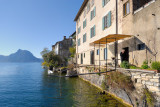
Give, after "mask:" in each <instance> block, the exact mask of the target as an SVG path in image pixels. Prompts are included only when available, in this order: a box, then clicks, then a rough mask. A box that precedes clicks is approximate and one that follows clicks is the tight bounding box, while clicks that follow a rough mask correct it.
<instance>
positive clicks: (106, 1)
mask: <svg viewBox="0 0 160 107" xmlns="http://www.w3.org/2000/svg"><path fill="white" fill-rule="evenodd" d="M109 1H110V0H102V6H103V7H104V6H105V5H106V4H107V3H108V2H109Z"/></svg>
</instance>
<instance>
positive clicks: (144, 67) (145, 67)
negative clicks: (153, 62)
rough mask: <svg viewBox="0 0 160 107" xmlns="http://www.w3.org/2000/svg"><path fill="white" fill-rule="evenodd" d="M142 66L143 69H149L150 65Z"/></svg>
mask: <svg viewBox="0 0 160 107" xmlns="http://www.w3.org/2000/svg"><path fill="white" fill-rule="evenodd" d="M141 68H142V69H148V68H149V66H148V65H142V66H141Z"/></svg>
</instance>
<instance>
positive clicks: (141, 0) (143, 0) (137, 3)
mask: <svg viewBox="0 0 160 107" xmlns="http://www.w3.org/2000/svg"><path fill="white" fill-rule="evenodd" d="M151 1H152V0H133V4H134V5H133V10H134V11H136V10H137V9H139V8H141V7H143V6H144V5H146V4H147V3H149V2H151Z"/></svg>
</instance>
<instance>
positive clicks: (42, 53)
mask: <svg viewBox="0 0 160 107" xmlns="http://www.w3.org/2000/svg"><path fill="white" fill-rule="evenodd" d="M47 53H49V50H48V48H44V49H43V51H42V52H41V55H42V56H43V55H44V54H47Z"/></svg>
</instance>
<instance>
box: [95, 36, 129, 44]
mask: <svg viewBox="0 0 160 107" xmlns="http://www.w3.org/2000/svg"><path fill="white" fill-rule="evenodd" d="M128 37H132V35H124V34H110V35H107V36H105V37H103V38H101V39H99V40H96V41H94V42H93V44H108V43H111V42H115V41H118V40H122V39H125V38H128Z"/></svg>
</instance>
